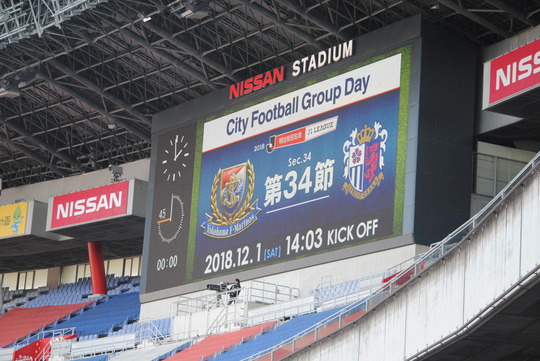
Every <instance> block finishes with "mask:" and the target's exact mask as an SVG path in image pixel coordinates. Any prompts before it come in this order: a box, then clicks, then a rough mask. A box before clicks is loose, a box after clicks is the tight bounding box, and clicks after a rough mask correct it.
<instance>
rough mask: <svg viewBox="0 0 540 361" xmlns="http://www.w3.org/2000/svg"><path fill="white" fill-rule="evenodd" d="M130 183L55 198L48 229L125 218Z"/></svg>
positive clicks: (125, 182)
mask: <svg viewBox="0 0 540 361" xmlns="http://www.w3.org/2000/svg"><path fill="white" fill-rule="evenodd" d="M128 194H129V181H124V182H118V183H113V184H109V185H106V186H102V187H97V188H91V189H86V190H83V191H80V192H74V193H68V194H63V195H60V196H56V197H53V198H52V199H51V201H50V202H49V214H48V226H47V230H49V231H50V230H55V229H57V228H64V227H67V226H73V225H76V224H81V223H87V222H92V221H98V220H102V219H107V218H111V217H115V216H121V215H125V214H126V213H127V209H128Z"/></svg>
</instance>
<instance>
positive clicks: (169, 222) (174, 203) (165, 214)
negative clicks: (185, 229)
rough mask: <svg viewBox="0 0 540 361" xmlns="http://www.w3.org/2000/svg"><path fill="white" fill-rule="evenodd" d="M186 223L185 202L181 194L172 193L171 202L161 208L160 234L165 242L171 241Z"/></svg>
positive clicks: (158, 222) (159, 217)
mask: <svg viewBox="0 0 540 361" xmlns="http://www.w3.org/2000/svg"><path fill="white" fill-rule="evenodd" d="M183 223H184V202H182V199H180V196H178V195H175V194H171V203H170V204H169V205H168V206H167V207H166V208H161V209H160V210H159V215H158V221H157V227H158V235H159V237H160V238H161V240H162V241H163V242H165V243H171V242H172V241H173V240H174V239H175V238H176V237H177V236H178V233H179V232H180V230H181V229H182V224H183Z"/></svg>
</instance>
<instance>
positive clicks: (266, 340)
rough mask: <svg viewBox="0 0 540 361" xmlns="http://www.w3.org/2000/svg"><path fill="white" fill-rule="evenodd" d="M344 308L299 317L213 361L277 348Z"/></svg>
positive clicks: (223, 360)
mask: <svg viewBox="0 0 540 361" xmlns="http://www.w3.org/2000/svg"><path fill="white" fill-rule="evenodd" d="M341 308H342V307H339V308H334V309H331V310H328V311H324V312H318V313H311V314H308V315H303V316H297V317H295V318H293V319H292V320H290V321H287V322H285V323H284V324H283V325H281V326H279V327H276V328H275V329H274V330H272V331H269V332H267V333H265V334H263V335H261V336H259V337H256V338H254V339H253V340H251V341H248V342H246V343H243V344H241V345H240V346H238V347H236V348H233V349H232V350H229V351H227V352H225V353H222V354H221V355H218V356H217V357H215V358H213V359H212V360H215V361H225V360H231V361H236V360H242V359H244V358H246V357H249V356H251V355H254V354H256V353H258V352H260V351H263V350H265V349H267V348H270V347H272V346H275V345H277V344H279V343H280V342H282V341H284V340H287V339H288V338H290V337H292V336H294V335H296V334H298V333H300V332H302V331H303V330H306V329H308V328H309V327H311V326H313V325H315V324H317V323H318V322H320V321H322V320H324V319H325V318H326V317H329V316H331V315H332V314H334V313H336V312H338V311H339V310H340V309H341Z"/></svg>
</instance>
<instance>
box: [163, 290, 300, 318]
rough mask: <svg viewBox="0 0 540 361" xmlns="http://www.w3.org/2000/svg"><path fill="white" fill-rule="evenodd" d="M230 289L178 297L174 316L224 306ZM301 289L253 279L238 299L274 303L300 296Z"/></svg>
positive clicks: (174, 305) (174, 307)
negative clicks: (197, 295) (196, 295)
mask: <svg viewBox="0 0 540 361" xmlns="http://www.w3.org/2000/svg"><path fill="white" fill-rule="evenodd" d="M229 292H230V291H228V290H226V291H223V292H216V293H213V294H208V295H204V296H200V297H193V298H192V297H183V296H180V297H178V301H176V302H174V303H173V316H179V315H181V314H193V313H195V312H200V311H205V310H210V309H213V308H217V307H221V306H224V305H226V304H227V303H228V301H229ZM299 295H300V290H299V289H298V288H295V287H289V286H283V285H277V284H274V283H269V282H262V281H251V284H250V286H249V287H242V288H241V289H240V296H238V301H240V300H242V301H243V302H257V303H262V304H274V303H278V302H286V301H290V300H292V299H295V298H298V297H299Z"/></svg>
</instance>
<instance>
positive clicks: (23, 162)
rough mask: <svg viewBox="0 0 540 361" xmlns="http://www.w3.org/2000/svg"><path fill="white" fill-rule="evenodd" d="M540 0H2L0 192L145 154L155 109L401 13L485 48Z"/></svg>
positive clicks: (523, 23) (515, 27)
mask: <svg viewBox="0 0 540 361" xmlns="http://www.w3.org/2000/svg"><path fill="white" fill-rule="evenodd" d="M53 3H55V4H56V5H55V6H52V4H53ZM539 5H540V3H539V1H537V0H519V1H511V2H508V1H502V0H489V1H480V0H459V1H458V0H439V1H435V0H406V1H405V0H362V1H360V0H330V1H320V0H304V1H293V0H272V1H270V0H257V1H250V0H216V1H210V0H176V1H170V0H149V1H137V0H109V1H105V0H67V1H62V2H61V3H59V2H55V1H50V0H47V1H46V0H36V1H32V2H29V1H19V2H17V1H14V0H1V1H0V123H1V125H2V127H1V128H0V173H1V177H2V183H3V188H4V189H6V188H10V187H16V186H20V185H24V184H32V183H36V182H42V181H47V180H51V179H56V178H61V177H69V176H72V175H77V174H81V173H85V172H91V171H94V170H97V169H103V168H106V167H107V166H108V165H109V164H123V163H126V162H131V161H135V160H138V159H142V158H148V157H149V155H150V147H151V144H150V143H151V139H150V129H151V123H152V115H153V114H156V113H158V112H160V111H162V110H165V109H168V108H171V107H173V106H176V105H179V104H182V103H184V102H188V101H190V100H193V99H195V98H197V97H200V96H203V95H205V94H208V93H210V92H212V91H214V90H216V89H219V88H222V87H226V86H228V85H230V84H234V83H236V82H238V81H241V80H244V79H246V78H249V77H251V76H254V75H256V74H260V73H261V72H264V71H267V70H270V69H273V68H275V67H276V66H279V65H283V64H287V63H289V62H291V61H292V60H294V59H298V58H301V57H304V56H306V55H309V54H312V53H313V52H315V51H317V50H319V49H324V48H328V47H331V46H333V45H335V44H338V43H340V42H342V41H343V40H346V39H352V38H356V37H358V36H360V35H363V34H366V33H369V32H371V31H374V30H376V29H379V28H381V27H384V26H386V25H389V24H392V23H395V22H398V21H400V20H402V19H405V18H409V17H412V16H415V15H417V14H422V15H423V16H424V18H425V19H426V20H427V21H429V22H430V23H434V24H437V25H438V26H440V27H442V28H446V29H448V30H450V31H451V32H453V33H455V34H456V35H457V36H459V37H461V38H462V39H464V40H466V41H467V42H469V43H471V44H474V46H476V47H477V48H482V47H485V46H487V45H490V44H494V43H496V42H499V41H501V40H503V39H506V38H510V37H512V36H514V35H516V34H518V33H520V32H522V31H524V30H526V29H529V28H531V27H533V26H535V25H537V24H539V23H540V13H539V8H540V6H539ZM528 134H531V132H528Z"/></svg>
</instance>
